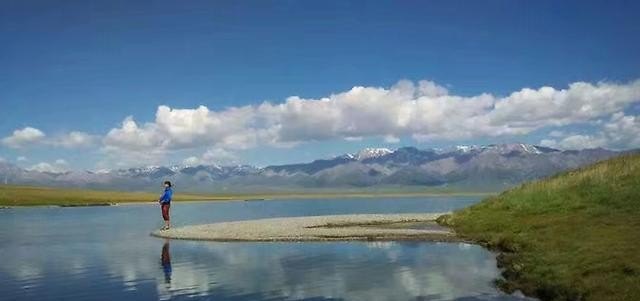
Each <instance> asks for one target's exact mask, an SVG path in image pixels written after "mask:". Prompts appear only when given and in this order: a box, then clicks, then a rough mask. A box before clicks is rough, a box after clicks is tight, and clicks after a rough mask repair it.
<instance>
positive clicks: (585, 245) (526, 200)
mask: <svg viewBox="0 0 640 301" xmlns="http://www.w3.org/2000/svg"><path fill="white" fill-rule="evenodd" d="M440 222H441V223H443V224H448V225H450V226H452V227H453V228H454V229H455V230H456V232H457V233H458V234H459V235H461V236H463V237H465V238H468V239H470V240H473V241H477V242H480V243H483V244H485V245H486V246H488V247H489V248H491V249H494V250H498V251H500V252H501V254H500V255H499V257H498V261H499V265H500V266H502V267H503V268H504V272H503V276H505V279H506V281H498V285H499V286H501V287H502V288H503V289H505V290H507V291H510V290H515V289H520V290H522V291H523V292H525V293H526V294H528V295H534V296H537V297H539V298H541V299H543V300H616V301H620V300H640V154H635V155H626V156H622V157H617V158H614V159H610V160H607V161H603V162H600V163H597V164H595V165H592V166H588V167H585V168H582V169H578V170H574V171H570V172H564V173H561V174H558V175H556V176H553V177H551V178H547V179H543V180H539V181H534V182H530V183H527V184H523V185H521V186H519V187H517V188H514V189H511V190H509V191H506V192H503V193H502V194H499V195H497V196H494V197H490V198H488V199H485V200H484V201H482V202H480V203H478V204H476V205H474V206H471V207H468V208H465V209H462V210H460V211H457V212H454V214H453V215H451V216H445V217H443V218H441V220H440Z"/></svg>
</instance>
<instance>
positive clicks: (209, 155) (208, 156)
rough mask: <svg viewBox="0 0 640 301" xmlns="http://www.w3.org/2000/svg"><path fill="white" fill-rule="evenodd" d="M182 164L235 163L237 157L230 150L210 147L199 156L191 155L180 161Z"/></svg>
mask: <svg viewBox="0 0 640 301" xmlns="http://www.w3.org/2000/svg"><path fill="white" fill-rule="evenodd" d="M182 163H183V164H185V165H189V166H194V165H200V164H223V165H226V164H235V163H238V157H237V156H236V155H235V154H233V153H232V152H230V151H227V150H225V149H222V148H215V147H214V148H210V149H208V150H206V151H205V152H204V153H203V154H202V155H201V156H199V157H196V156H191V157H188V158H186V159H184V160H183V161H182Z"/></svg>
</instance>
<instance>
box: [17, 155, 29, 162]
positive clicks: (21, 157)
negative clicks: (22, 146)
mask: <svg viewBox="0 0 640 301" xmlns="http://www.w3.org/2000/svg"><path fill="white" fill-rule="evenodd" d="M16 161H18V162H26V161H29V159H27V157H25V156H18V157H17V158H16Z"/></svg>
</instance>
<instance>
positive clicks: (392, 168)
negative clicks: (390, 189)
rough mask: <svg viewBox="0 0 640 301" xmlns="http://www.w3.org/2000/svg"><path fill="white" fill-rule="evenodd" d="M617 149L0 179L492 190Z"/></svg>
mask: <svg viewBox="0 0 640 301" xmlns="http://www.w3.org/2000/svg"><path fill="white" fill-rule="evenodd" d="M634 151H638V150H634ZM628 152H629V151H628ZM621 153H623V152H615V151H610V150H605V149H585V150H577V151H560V150H557V149H552V148H547V147H542V146H537V145H530V144H496V145H467V146H456V147H452V148H451V149H448V150H437V149H418V148H415V147H401V148H398V149H396V150H389V149H385V148H367V149H363V150H361V151H359V152H357V153H354V154H345V155H342V156H338V157H334V158H330V159H319V160H315V161H312V162H309V163H299V164H286V165H272V166H267V167H264V168H257V167H254V166H250V165H234V166H219V165H197V166H169V167H165V166H146V167H139V168H128V169H119V170H100V171H96V172H91V171H68V172H62V173H45V172H38V171H29V170H25V169H22V168H19V167H17V166H15V165H12V164H9V163H7V162H0V180H3V182H4V180H6V181H7V183H9V184H29V185H49V186H64V187H86V188H101V189H120V190H152V189H156V188H157V187H158V185H159V183H160V182H161V181H163V180H165V179H168V180H172V181H173V182H175V183H176V184H177V185H178V187H180V189H184V190H188V191H194V192H216V191H244V190H254V191H265V190H279V189H289V190H291V189H306V188H336V187H372V186H384V185H394V186H398V185H400V186H407V185H411V186H442V185H446V186H456V187H472V188H473V189H484V190H497V189H503V188H505V187H509V186H512V185H515V184H518V183H520V182H522V181H526V180H530V179H535V178H540V177H544V176H548V175H551V174H554V173H556V172H559V171H563V170H567V169H572V168H577V167H580V166H583V165H586V164H590V163H593V162H595V161H599V160H603V159H607V158H610V157H612V156H616V155H619V154H621Z"/></svg>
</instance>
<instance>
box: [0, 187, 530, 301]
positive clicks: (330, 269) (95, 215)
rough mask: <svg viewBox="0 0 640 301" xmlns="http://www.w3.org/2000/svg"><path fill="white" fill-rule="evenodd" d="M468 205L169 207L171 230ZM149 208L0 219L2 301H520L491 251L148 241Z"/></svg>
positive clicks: (6, 214) (316, 202) (340, 202)
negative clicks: (508, 289)
mask: <svg viewBox="0 0 640 301" xmlns="http://www.w3.org/2000/svg"><path fill="white" fill-rule="evenodd" d="M478 200H479V198H477V197H411V198H397V197H396V198H366V199H360V198H345V199H309V200H268V201H251V202H242V201H230V202H185V203H174V204H173V208H172V220H173V223H174V225H173V226H181V225H191V224H200V223H211V222H219V221H232V220H246V219H254V218H268V217H284V216H310V215H327V214H354V213H412V212H442V211H449V210H453V209H456V208H461V207H464V206H468V205H470V204H473V203H475V202H477V201H478ZM161 225H162V220H161V217H160V209H159V208H158V206H154V205H149V204H137V205H120V206H114V207H81V208H57V207H38V208H11V209H3V210H0V242H1V244H0V254H1V255H2V264H0V296H1V297H0V299H2V300H366V301H369V300H523V299H524V298H522V297H517V296H510V295H506V294H504V293H501V292H500V291H498V290H497V289H496V288H495V287H494V286H493V284H492V283H493V280H494V279H495V278H497V277H499V270H498V269H497V268H496V260H495V254H493V253H491V252H489V251H487V250H485V249H483V248H481V247H479V246H477V245H472V244H466V243H434V242H313V243H309V242H305V243H289V242H287V243H283V242H277V243H276V242H273V243H271V242H269V243H264V242H263V243H248V242H243V243H228V242H227V243H220V242H206V241H179V240H171V241H169V240H164V239H159V238H154V237H151V236H149V233H150V232H151V231H152V230H155V229H157V228H159V227H160V226H161Z"/></svg>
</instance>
